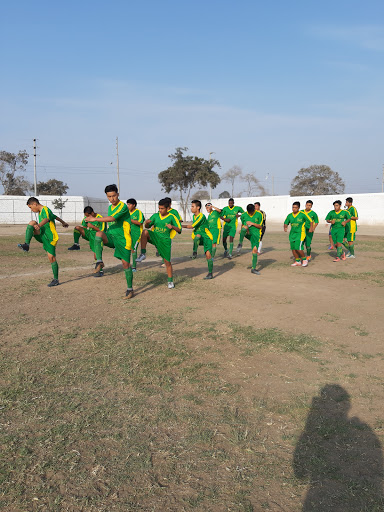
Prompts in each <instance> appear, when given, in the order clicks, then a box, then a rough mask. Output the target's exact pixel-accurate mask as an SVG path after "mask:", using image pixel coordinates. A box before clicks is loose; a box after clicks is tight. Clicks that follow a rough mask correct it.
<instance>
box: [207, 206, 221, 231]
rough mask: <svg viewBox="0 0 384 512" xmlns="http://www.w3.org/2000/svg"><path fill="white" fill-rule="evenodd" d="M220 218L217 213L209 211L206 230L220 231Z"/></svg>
mask: <svg viewBox="0 0 384 512" xmlns="http://www.w3.org/2000/svg"><path fill="white" fill-rule="evenodd" d="M220 216H221V214H220V213H219V212H218V211H216V210H212V211H211V213H210V214H209V215H208V229H221V220H220Z"/></svg>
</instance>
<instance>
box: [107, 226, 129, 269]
mask: <svg viewBox="0 0 384 512" xmlns="http://www.w3.org/2000/svg"><path fill="white" fill-rule="evenodd" d="M104 234H105V236H106V237H107V239H108V243H107V244H104V245H106V246H107V247H110V248H111V249H115V252H114V254H113V255H114V257H115V258H117V259H119V260H123V261H126V262H127V263H129V262H130V260H131V249H127V240H126V239H125V238H124V237H122V236H116V235H113V234H112V233H108V232H106V233H104ZM129 245H130V244H129Z"/></svg>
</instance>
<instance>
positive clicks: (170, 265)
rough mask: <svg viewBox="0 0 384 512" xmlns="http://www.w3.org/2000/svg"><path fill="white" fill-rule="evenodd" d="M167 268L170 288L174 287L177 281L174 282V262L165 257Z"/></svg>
mask: <svg viewBox="0 0 384 512" xmlns="http://www.w3.org/2000/svg"><path fill="white" fill-rule="evenodd" d="M164 264H165V268H166V269H167V281H168V288H169V289H172V288H174V287H175V283H174V282H173V268H172V263H171V262H170V261H167V260H166V259H164Z"/></svg>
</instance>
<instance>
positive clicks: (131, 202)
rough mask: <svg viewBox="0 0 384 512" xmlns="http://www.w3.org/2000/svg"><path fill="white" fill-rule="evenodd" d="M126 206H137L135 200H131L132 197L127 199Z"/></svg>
mask: <svg viewBox="0 0 384 512" xmlns="http://www.w3.org/2000/svg"><path fill="white" fill-rule="evenodd" d="M127 204H133V205H135V206H137V201H136V199H133V197H131V199H127Z"/></svg>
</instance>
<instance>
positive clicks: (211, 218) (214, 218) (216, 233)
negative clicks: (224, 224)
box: [195, 203, 221, 260]
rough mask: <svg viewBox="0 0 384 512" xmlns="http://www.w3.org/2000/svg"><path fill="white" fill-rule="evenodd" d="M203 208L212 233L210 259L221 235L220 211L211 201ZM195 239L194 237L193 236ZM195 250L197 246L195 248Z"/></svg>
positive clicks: (213, 255)
mask: <svg viewBox="0 0 384 512" xmlns="http://www.w3.org/2000/svg"><path fill="white" fill-rule="evenodd" d="M205 209H206V210H207V213H208V218H207V220H208V229H209V231H210V232H211V234H212V260H213V259H214V257H215V254H216V249H217V246H218V245H219V243H220V237H221V220H220V213H219V212H218V211H217V210H216V209H214V208H213V206H212V203H207V204H206V205H205ZM195 240H196V238H195ZM196 251H197V248H196Z"/></svg>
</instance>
